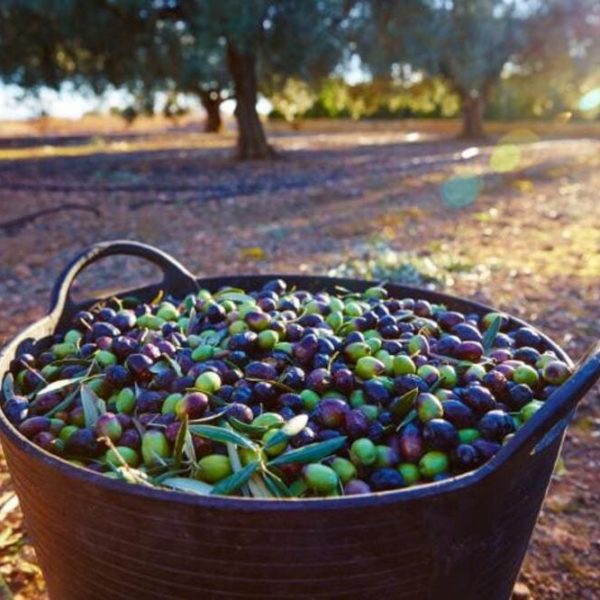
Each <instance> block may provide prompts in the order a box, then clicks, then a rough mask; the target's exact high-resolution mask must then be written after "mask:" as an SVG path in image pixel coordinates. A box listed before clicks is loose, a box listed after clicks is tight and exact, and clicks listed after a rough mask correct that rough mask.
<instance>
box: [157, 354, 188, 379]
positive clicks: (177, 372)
mask: <svg viewBox="0 0 600 600" xmlns="http://www.w3.org/2000/svg"><path fill="white" fill-rule="evenodd" d="M162 358H164V359H165V360H166V361H167V362H168V363H169V366H170V367H171V369H173V371H175V375H177V377H183V372H182V371H181V367H180V366H179V363H178V362H177V361H176V360H174V359H173V358H171V357H170V356H169V355H168V354H163V355H162Z"/></svg>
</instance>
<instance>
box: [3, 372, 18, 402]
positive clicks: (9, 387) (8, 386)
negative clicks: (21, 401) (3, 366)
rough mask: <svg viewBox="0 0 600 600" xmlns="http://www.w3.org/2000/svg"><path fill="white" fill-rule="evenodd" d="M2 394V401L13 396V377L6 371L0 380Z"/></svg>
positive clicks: (6, 400) (11, 398)
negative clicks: (0, 380) (0, 382)
mask: <svg viewBox="0 0 600 600" xmlns="http://www.w3.org/2000/svg"><path fill="white" fill-rule="evenodd" d="M2 396H3V397H4V401H5V402H8V401H9V400H13V399H14V397H15V378H14V377H13V375H12V373H7V374H6V375H5V376H4V380H3V381H2Z"/></svg>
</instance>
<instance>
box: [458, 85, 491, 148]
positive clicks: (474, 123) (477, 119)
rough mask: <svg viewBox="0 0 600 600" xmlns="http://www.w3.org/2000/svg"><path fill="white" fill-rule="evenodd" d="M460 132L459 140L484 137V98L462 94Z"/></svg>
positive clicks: (472, 94)
mask: <svg viewBox="0 0 600 600" xmlns="http://www.w3.org/2000/svg"><path fill="white" fill-rule="evenodd" d="M460 98H461V112H462V132H461V134H460V137H461V138H464V139H482V138H485V137H486V134H485V130H484V128H483V114H484V112H485V98H484V96H483V95H482V94H475V93H468V92H466V93H462V94H461V95H460Z"/></svg>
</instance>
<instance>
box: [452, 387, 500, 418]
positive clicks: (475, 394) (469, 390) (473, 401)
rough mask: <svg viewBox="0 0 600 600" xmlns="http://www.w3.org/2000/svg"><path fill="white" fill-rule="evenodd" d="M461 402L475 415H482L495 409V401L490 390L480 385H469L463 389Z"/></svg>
mask: <svg viewBox="0 0 600 600" xmlns="http://www.w3.org/2000/svg"><path fill="white" fill-rule="evenodd" d="M460 398H461V400H462V401H463V402H464V404H466V405H467V406H468V407H470V408H472V409H473V410H474V411H475V412H476V413H477V414H483V413H486V412H488V411H489V410H492V409H494V408H495V407H496V400H495V399H494V396H493V394H492V392H490V390H488V389H487V388H485V387H483V386H480V385H469V386H468V387H466V388H464V389H463V391H462V393H461V395H460Z"/></svg>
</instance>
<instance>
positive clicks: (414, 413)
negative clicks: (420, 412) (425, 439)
mask: <svg viewBox="0 0 600 600" xmlns="http://www.w3.org/2000/svg"><path fill="white" fill-rule="evenodd" d="M416 418H417V411H416V410H411V411H410V412H409V413H408V414H407V415H406V417H404V419H402V421H401V423H400V425H398V427H396V431H400V430H401V429H402V428H403V427H404V426H405V425H408V424H409V423H410V422H411V421H414V420H415V419H416Z"/></svg>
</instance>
